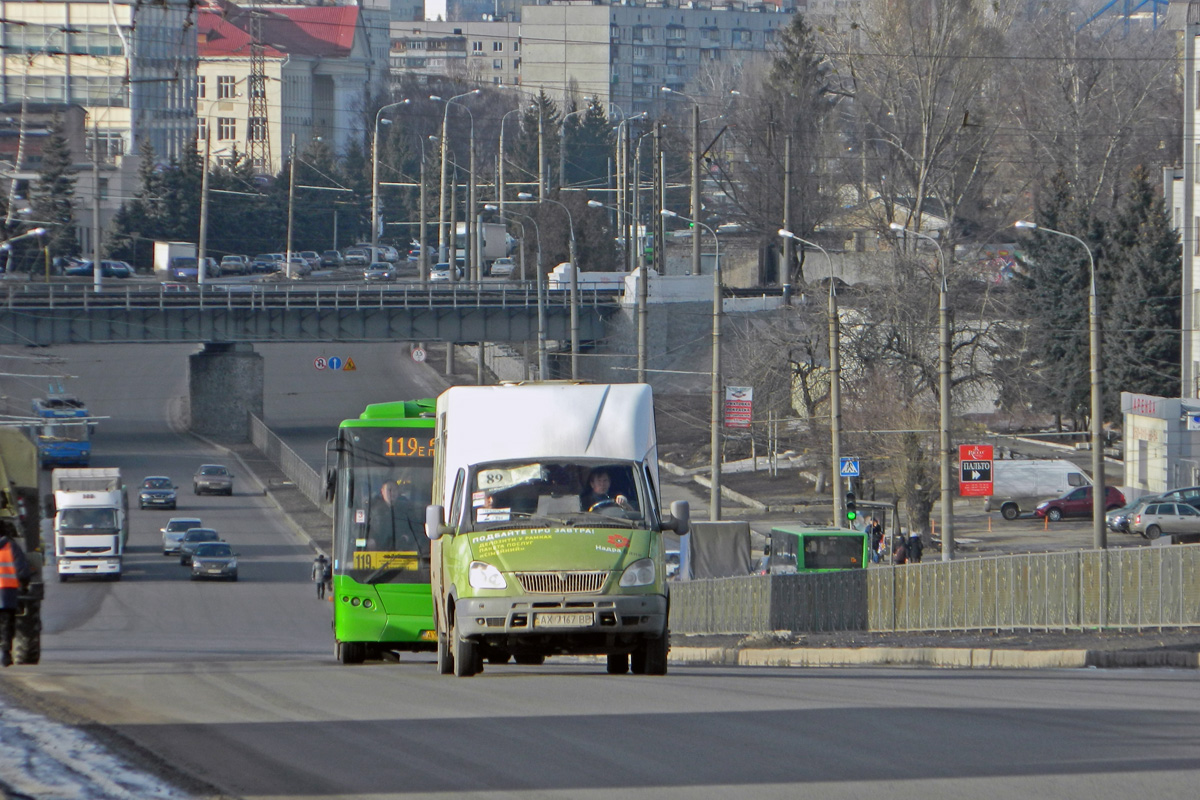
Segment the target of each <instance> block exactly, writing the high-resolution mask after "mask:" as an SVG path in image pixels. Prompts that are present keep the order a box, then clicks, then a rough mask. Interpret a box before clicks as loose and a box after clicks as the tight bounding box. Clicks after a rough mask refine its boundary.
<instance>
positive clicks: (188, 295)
mask: <svg viewBox="0 0 1200 800" xmlns="http://www.w3.org/2000/svg"><path fill="white" fill-rule="evenodd" d="M620 294H621V292H620V290H619V289H617V288H614V287H613V286H612V285H611V284H603V283H594V284H591V283H585V284H581V285H580V291H579V298H580V299H579V301H580V304H581V305H585V306H611V305H613V304H614V303H615V302H617V300H619V298H620ZM544 298H545V300H544V302H545V304H546V306H547V307H548V308H565V307H569V306H570V292H568V291H565V290H548V291H545V292H544ZM0 303H2V304H3V305H4V306H5V307H7V308H10V309H16V308H30V307H34V308H81V309H84V310H86V309H89V308H122V307H124V308H130V309H132V308H146V307H158V308H162V309H166V308H175V307H186V308H229V309H232V308H249V309H258V308H271V309H288V308H314V309H333V310H337V309H358V308H382V307H387V308H432V307H451V308H454V307H460V306H489V307H500V308H507V307H519V308H535V307H536V306H537V304H538V297H537V286H536V284H534V283H533V282H531V281H475V282H467V281H457V282H452V283H451V282H439V283H420V282H416V281H414V282H401V281H396V282H387V283H377V284H354V283H219V284H206V285H204V286H199V285H197V284H187V283H143V282H138V283H120V284H113V283H106V284H105V285H104V287H103V288H102V289H101V291H99V292H96V291H94V290H93V288H92V287H91V285H90V284H84V283H49V284H46V283H28V282H24V283H9V284H3V285H0Z"/></svg>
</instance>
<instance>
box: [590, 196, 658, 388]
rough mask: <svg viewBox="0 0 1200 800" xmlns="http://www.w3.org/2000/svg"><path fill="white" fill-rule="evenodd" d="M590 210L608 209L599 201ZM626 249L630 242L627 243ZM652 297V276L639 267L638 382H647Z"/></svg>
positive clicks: (642, 267) (609, 207) (594, 202)
mask: <svg viewBox="0 0 1200 800" xmlns="http://www.w3.org/2000/svg"><path fill="white" fill-rule="evenodd" d="M588 206H589V207H590V208H607V209H612V206H606V205H604V203H601V202H600V201H599V200H588ZM625 245H626V247H628V246H629V242H628V241H626V242H625ZM649 295H650V276H649V275H647V274H646V265H645V264H639V265H638V282H637V382H638V383H645V382H646V341H647V313H648V312H647V304H648V302H649Z"/></svg>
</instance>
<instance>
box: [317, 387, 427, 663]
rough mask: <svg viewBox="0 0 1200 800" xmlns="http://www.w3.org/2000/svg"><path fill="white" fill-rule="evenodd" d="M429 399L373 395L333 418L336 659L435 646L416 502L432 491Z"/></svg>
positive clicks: (420, 508) (421, 508)
mask: <svg viewBox="0 0 1200 800" xmlns="http://www.w3.org/2000/svg"><path fill="white" fill-rule="evenodd" d="M435 407H436V405H435V402H434V401H433V400H406V401H396V402H389V403H374V404H372V405H369V406H367V408H366V410H365V411H363V413H362V414H361V415H360V416H359V417H358V419H348V420H346V421H344V422H342V424H341V425H340V426H338V435H337V438H336V439H333V440H331V441H330V443H329V446H328V448H327V452H326V464H327V465H328V464H329V462H330V461H331V460H332V459H331V456H333V457H336V465H337V466H336V469H335V470H329V469H327V474H328V476H329V483H330V488H331V490H332V499H333V505H334V513H333V597H332V599H333V635H334V640H335V643H336V654H337V658H338V660H339V661H340V662H341V663H343V664H360V663H362V662H363V661H364V660H367V659H378V658H382V657H383V655H384V653H388V652H392V651H397V650H407V651H422V650H435V649H436V647H437V631H436V628H435V627H434V623H433V602H432V599H431V594H430V588H429V540H428V538H426V536H425V508H426V506H428V505H429V501H430V497H431V495H432V491H433V439H434V411H435Z"/></svg>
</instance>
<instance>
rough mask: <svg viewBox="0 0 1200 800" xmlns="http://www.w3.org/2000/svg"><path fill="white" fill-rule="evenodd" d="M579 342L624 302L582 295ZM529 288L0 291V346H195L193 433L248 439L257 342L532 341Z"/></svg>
mask: <svg viewBox="0 0 1200 800" xmlns="http://www.w3.org/2000/svg"><path fill="white" fill-rule="evenodd" d="M579 297H580V309H579V321H580V341H581V342H583V343H591V342H594V341H596V340H598V339H600V338H602V337H603V336H604V334H605V325H606V320H607V319H608V318H609V317H611V316H612V315H613V314H614V313H615V312H616V311H617V309H618V307H619V303H620V293H619V292H618V291H616V290H614V289H613V287H612V286H611V285H608V286H590V285H587V284H583V285H581V287H580V292H579ZM538 305H539V304H538V297H537V290H536V286H535V285H534V284H533V283H529V282H492V281H485V282H475V283H467V282H457V283H445V284H421V283H381V284H376V285H366V284H333V283H295V284H282V283H281V284H261V283H258V284H249V283H218V284H209V285H206V286H203V287H200V286H196V285H187V284H158V283H153V284H151V283H117V284H115V285H114V284H107V285H105V287H104V288H103V289H102V290H101V291H99V292H96V291H94V289H93V288H92V286H91V284H90V283H89V284H84V283H78V284H65V283H52V284H44V283H15V282H14V283H11V284H6V285H0V344H5V345H10V346H16V345H28V346H44V345H61V344H103V343H112V344H130V343H142V344H144V343H167V342H174V343H178V342H196V343H198V344H202V345H204V348H203V350H202V351H201V352H199V353H196V354H194V355H192V356H190V360H189V365H188V384H189V393H190V401H191V419H192V428H193V429H194V430H196V431H197V432H201V433H208V434H216V435H230V436H244V435H245V434H246V433H247V431H248V427H247V425H248V423H245V422H242V421H243V420H246V419H247V417H246V413H245V412H247V411H250V412H254V413H256V414H258V415H259V416H261V414H262V406H263V394H262V393H263V365H262V357H261V355H259V354H258V353H256V352H254V344H255V343H256V342H325V343H329V342H449V343H467V342H527V341H535V340H536V339H537V333H538ZM542 305H543V307H544V315H545V325H546V338H547V339H548V340H551V341H564V340H568V339H570V293H569V292H567V291H563V290H553V291H550V290H547V291H545V292H544V300H543V304H542Z"/></svg>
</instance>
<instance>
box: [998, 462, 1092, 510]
mask: <svg viewBox="0 0 1200 800" xmlns="http://www.w3.org/2000/svg"><path fill="white" fill-rule="evenodd" d="M1091 485H1092V479H1091V478H1090V477H1088V475H1087V474H1086V473H1085V472H1084V471H1083V470H1082V469H1080V468H1079V466H1077V465H1076V464H1073V463H1072V462H1070V461H1067V460H1065V459H1015V458H1014V459H997V460H995V461H993V462H992V496H991V497H987V498H985V499H984V501H983V509H984V511H993V510H995V509H997V508H998V509H1000V516H1002V517H1004V518H1005V519H1007V520H1014V519H1016V518H1017V517H1019V516H1021V514H1025V513H1029V512H1032V511H1033V510H1034V509H1035V508H1036V507H1037V504H1038V503H1040V502H1041V501H1042V500H1045V499H1047V498H1050V497H1061V496H1063V495H1065V494H1066V493H1067V492H1069V491H1071V490H1072V489H1077V488H1079V487H1080V486H1091Z"/></svg>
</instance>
